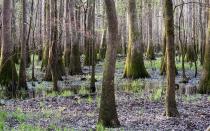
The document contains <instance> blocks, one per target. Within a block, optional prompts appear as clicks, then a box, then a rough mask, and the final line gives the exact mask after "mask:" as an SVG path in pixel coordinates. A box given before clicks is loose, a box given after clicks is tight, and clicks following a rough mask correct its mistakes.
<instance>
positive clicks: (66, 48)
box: [64, 0, 71, 67]
mask: <svg viewBox="0 0 210 131" xmlns="http://www.w3.org/2000/svg"><path fill="white" fill-rule="evenodd" d="M69 4H70V2H69V0H66V19H65V26H66V36H65V37H66V43H65V46H64V65H65V67H69V65H70V55H71V37H70V26H71V25H70V23H71V19H70V13H69Z"/></svg>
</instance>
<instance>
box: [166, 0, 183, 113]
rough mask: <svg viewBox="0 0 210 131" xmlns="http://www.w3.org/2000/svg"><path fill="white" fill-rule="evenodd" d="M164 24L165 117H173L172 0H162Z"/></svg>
mask: <svg viewBox="0 0 210 131" xmlns="http://www.w3.org/2000/svg"><path fill="white" fill-rule="evenodd" d="M163 8H164V14H165V19H164V24H165V31H166V52H167V71H166V74H167V88H166V99H165V115H166V116H169V117H175V116H177V115H179V112H178V110H177V107H176V100H175V48H174V20H173V3H172V0H164V7H163Z"/></svg>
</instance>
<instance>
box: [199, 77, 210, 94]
mask: <svg viewBox="0 0 210 131" xmlns="http://www.w3.org/2000/svg"><path fill="white" fill-rule="evenodd" d="M198 92H199V93H200V94H210V79H204V80H201V82H200V85H199V89H198Z"/></svg>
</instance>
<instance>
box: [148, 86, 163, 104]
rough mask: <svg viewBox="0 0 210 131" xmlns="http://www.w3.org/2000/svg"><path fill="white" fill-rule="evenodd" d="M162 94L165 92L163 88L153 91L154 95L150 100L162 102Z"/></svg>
mask: <svg viewBox="0 0 210 131" xmlns="http://www.w3.org/2000/svg"><path fill="white" fill-rule="evenodd" d="M162 92H163V89H162V88H158V89H155V90H153V92H152V94H151V95H150V96H149V99H150V100H151V101H159V100H161V98H162Z"/></svg>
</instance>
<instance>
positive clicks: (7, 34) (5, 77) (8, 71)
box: [0, 0, 17, 95]
mask: <svg viewBox="0 0 210 131" xmlns="http://www.w3.org/2000/svg"><path fill="white" fill-rule="evenodd" d="M11 5H12V1H11V0H4V1H3V24H2V25H3V26H2V31H3V34H2V48H1V62H0V84H1V85H4V86H6V87H7V91H13V94H12V95H14V94H15V93H16V82H17V72H16V68H15V64H14V62H13V59H12V57H13V44H12V38H11V18H12V8H11ZM7 93H8V95H11V92H7Z"/></svg>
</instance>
